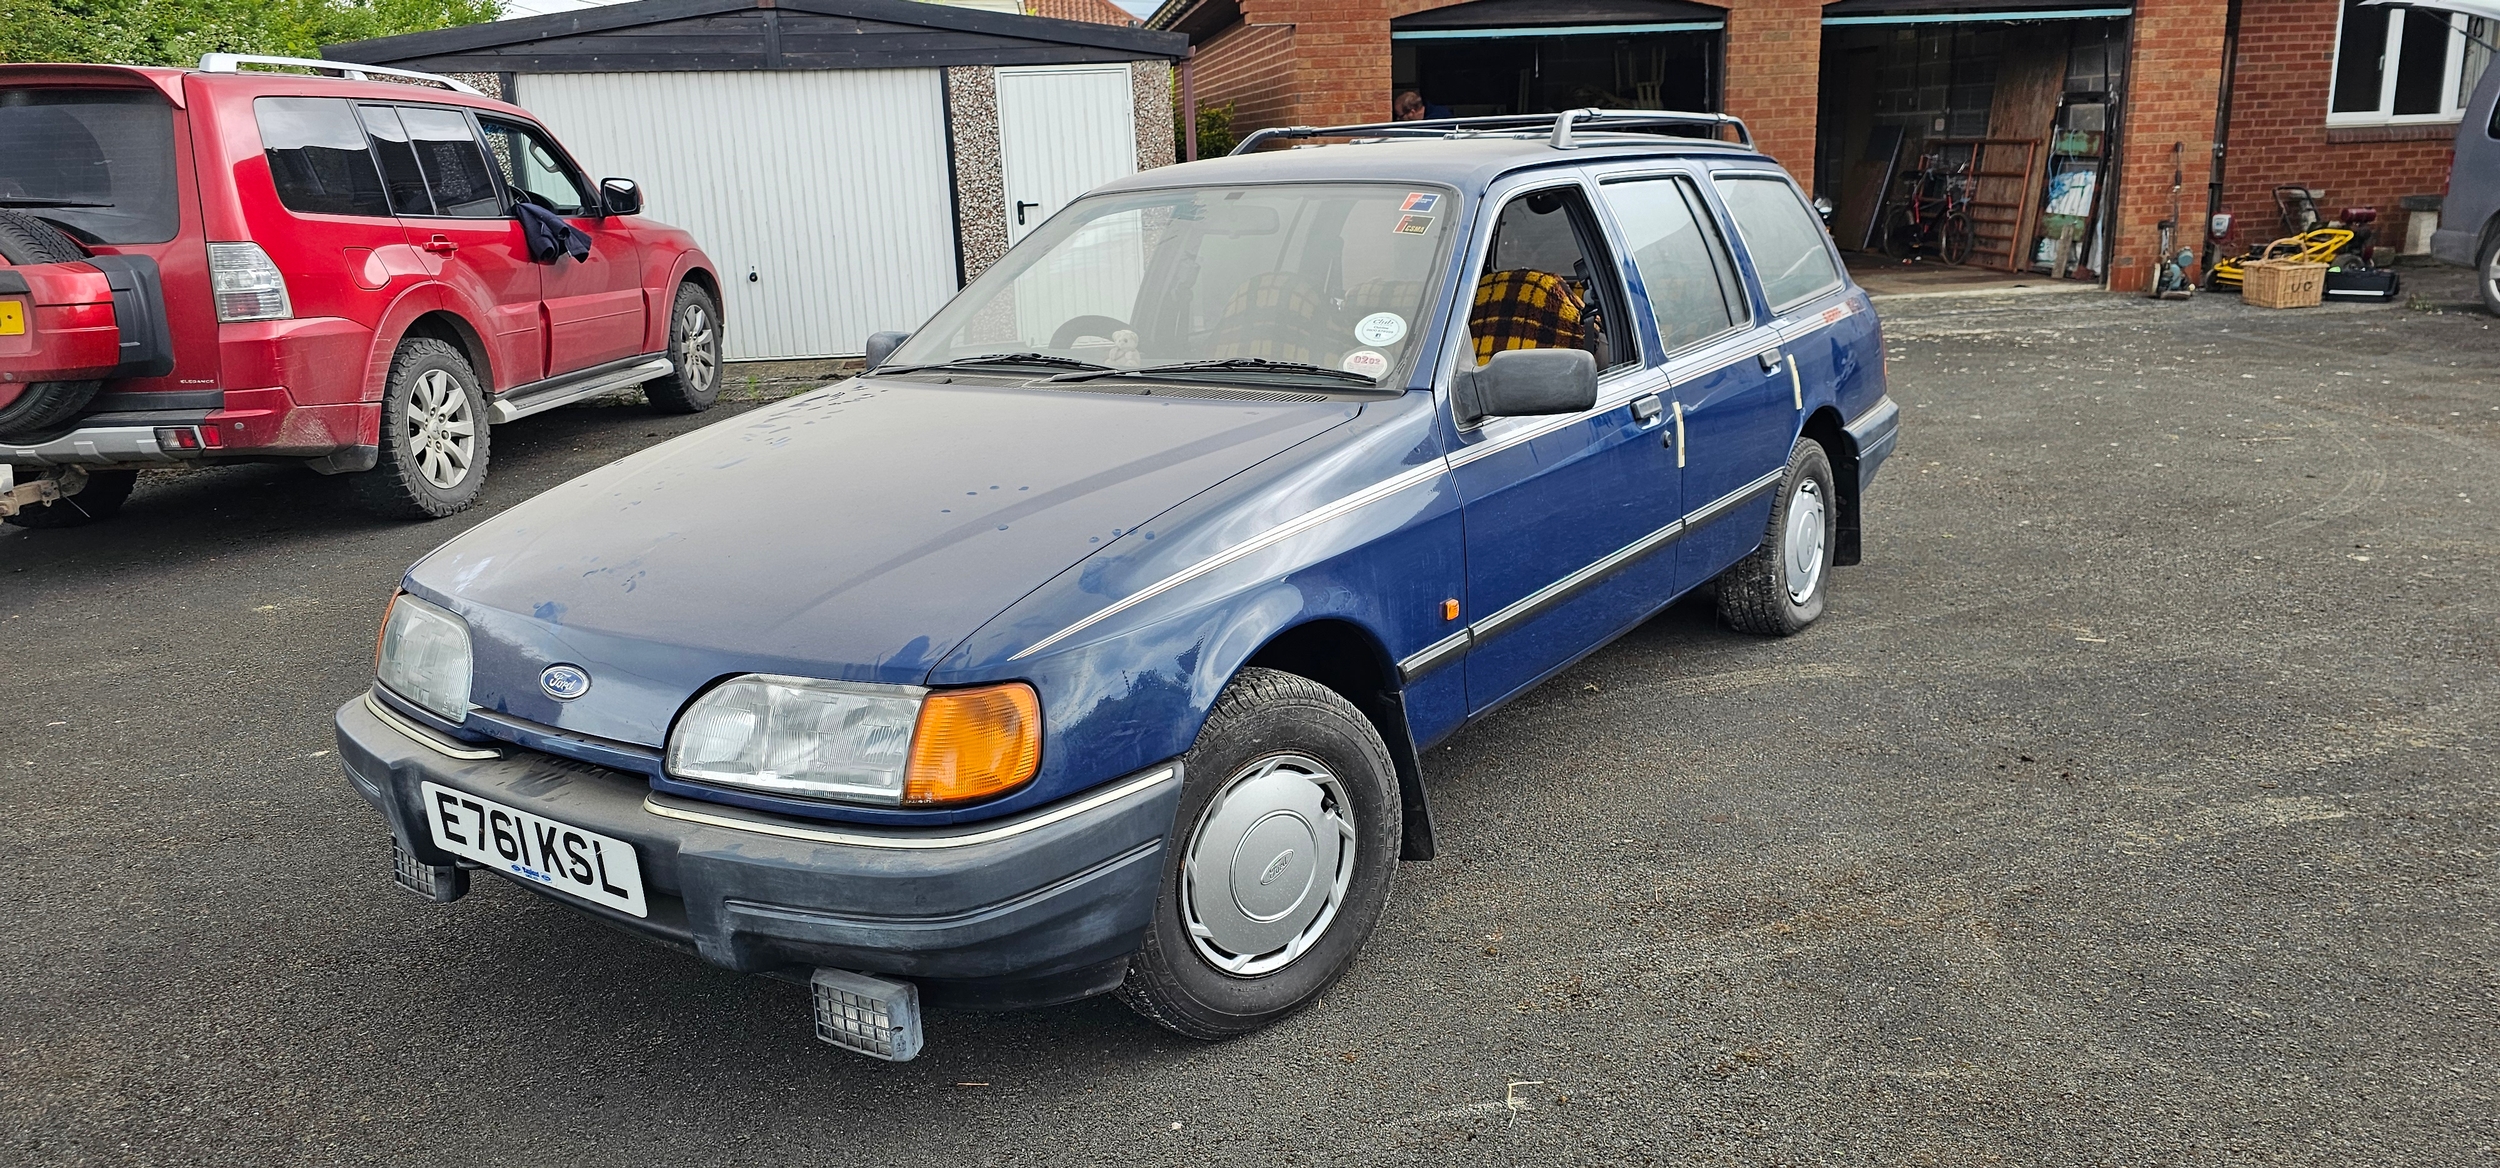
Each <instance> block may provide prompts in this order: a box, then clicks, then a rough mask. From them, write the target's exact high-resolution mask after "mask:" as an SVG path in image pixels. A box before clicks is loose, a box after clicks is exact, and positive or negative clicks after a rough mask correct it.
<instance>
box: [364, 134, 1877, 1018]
mask: <svg viewBox="0 0 2500 1168" xmlns="http://www.w3.org/2000/svg"><path fill="white" fill-rule="evenodd" d="M1731 132H1732V134H1733V136H1734V137H1735V138H1736V139H1738V140H1737V141H1726V140H1723V139H1725V138H1726V137H1727V136H1728V135H1729V134H1730V133H1731ZM1278 138H1284V139H1289V140H1290V139H1323V138H1325V139H1337V140H1342V141H1340V142H1339V143H1338V144H1334V145H1325V146H1318V147H1315V148H1310V149H1296V150H1282V151H1273V152H1261V151H1260V147H1262V146H1266V145H1270V144H1273V143H1274V141H1275V140H1276V139H1278ZM869 348H870V365H871V369H870V371H869V372H868V373H867V374H866V375H864V376H860V377H855V378H852V379H850V380H848V381H844V382H841V383H839V384H836V385H831V386H827V387H824V388H821V389H817V390H814V391H811V392H809V393H805V394H802V395H800V396H798V397H795V398H792V399H790V400H788V401H785V402H782V403H780V404H777V405H774V406H770V407H767V408H764V409H759V410H756V411H754V412H752V413H749V414H746V415H744V416H742V417H739V418H736V419H733V420H730V421H726V422H722V423H720V424H717V425H714V426H711V427H709V428H707V429H704V430H701V431H698V432H696V433H693V434H689V435H686V436H684V437H681V438H678V439H676V440H674V441H671V442H667V443H664V444H662V445H660V446H657V447H655V448H652V449H650V450H646V451H643V452H641V453H639V454H636V455H634V456H632V457H629V458H626V459H624V460H622V461H619V462H617V463H615V464H614V465H611V466H608V467H606V468H604V469H601V470H599V471H596V472H593V473H591V474H588V475H585V476H583V477H581V478H579V479H575V480H574V481H572V482H570V483H567V484H565V485H563V486H560V487H557V488H556V489H554V490H551V491H548V492H547V493H546V494H544V495H541V496H539V497H537V498H535V499H532V500H530V501H529V502H527V503H525V504H522V505H521V506H518V507H515V508H513V509H512V510H510V511H508V512H506V513H504V514H502V515H500V516H498V517H496V518H494V519H492V520H489V521H487V522H486V523H483V524H481V525H479V526H478V527H477V528H475V529H474V530H471V531H469V532H468V533H467V534H465V535H462V536H460V537H459V538H457V539H454V540H452V541H451V542H450V543H447V544H445V545H443V546H442V547H441V548H440V549H438V550H436V551H435V552H433V553H432V554H430V555H428V556H427V557H426V558H425V559H423V560H422V561H419V562H418V563H417V565H416V566H415V567H413V568H411V569H409V571H408V574H407V577H406V580H405V582H404V584H403V585H402V589H401V591H400V592H399V594H398V595H397V596H396V597H395V599H394V600H393V601H392V603H391V607H390V609H389V612H388V614H387V615H386V616H385V617H384V621H383V628H382V634H381V642H380V650H379V654H378V666H377V674H378V676H377V678H376V681H375V684H374V685H373V687H372V689H371V690H370V692H368V693H366V694H363V695H360V696H358V697H357V698H356V699H355V700H353V701H350V702H348V703H347V704H346V705H344V706H342V707H340V709H339V711H338V716H337V726H338V737H339V743H340V746H341V753H342V757H343V760H344V762H345V764H346V768H347V772H348V775H349V777H350V778H351V779H352V780H353V781H354V783H355V786H356V787H357V789H358V790H359V791H361V792H362V793H363V794H364V796H365V798H367V799H368V800H370V801H371V802H372V803H373V804H374V806H375V807H377V808H378V809H380V811H381V813H382V816H383V818H384V819H385V820H386V821H387V822H388V824H389V828H390V832H391V835H392V837H393V845H394V851H393V854H394V871H395V876H396V878H397V880H398V881H399V882H400V883H401V884H403V885H405V886H406V887H408V888H409V889H411V890H413V891H415V892H418V893H420V894H422V895H425V896H428V897H430V898H432V899H434V900H438V901H448V900H452V899H456V898H458V897H459V896H461V895H462V894H463V893H464V892H465V891H466V890H467V887H468V877H469V873H470V872H471V871H473V870H478V869H483V870H485V871H489V872H493V873H495V874H497V875H500V876H503V877H505V878H507V879H511V880H514V881H517V882H519V883H520V884H521V885H522V886H523V887H526V888H529V889H531V890H533V891H536V892H539V893H541V894H543V895H546V896H548V897H550V898H552V899H554V900H556V901H557V902H559V903H562V904H565V905H568V906H571V907H572V908H575V909H578V910H580V911H582V912H586V913H590V914H593V915H595V916H598V917H600V918H603V919H605V920H607V921H609V922H611V923H613V924H616V925H619V926H622V927H624V928H627V929H630V930H632V931H635V932H637V933H641V934H643V935H646V936H649V937H651V938H654V939H657V940H661V941H665V942H669V943H673V944H676V945H679V946H682V947H685V948H688V949H691V950H693V951H694V952H695V953H697V954H700V955H701V956H702V957H703V958H704V959H706V960H709V961H712V962H715V963H717V964H720V965H723V966H727V967H729V968H732V969H739V970H747V971H752V972H757V973H765V974H771V975H775V976H782V977H788V978H791V979H793V980H799V981H804V982H806V983H808V984H809V985H811V987H812V1000H813V1002H814V1012H815V1026H816V1032H817V1034H818V1035H819V1036H820V1037H822V1038H824V1039H826V1040H827V1041H830V1042H833V1043H836V1044H838V1045H841V1046H845V1047H848V1048H851V1049H854V1050H859V1051H862V1052H865V1053H869V1054H873V1055H877V1056H879V1057H884V1058H890V1059H905V1058H909V1057H911V1056H912V1055H913V1054H915V1053H917V1051H918V1049H919V1044H920V1040H921V1028H920V1023H919V1017H920V1014H919V1011H920V1008H921V1006H922V1004H923V1003H924V1001H925V1002H926V1003H927V1004H930V1005H951V1006H966V1007H979V1008H1010V1007H1022V1006H1035V1005H1044V1004H1049V1003H1055V1002H1065V1001H1069V1000H1072V999H1076V998H1080V997H1084V996H1086V995H1090V994H1099V993H1105V992H1115V993H1117V994H1119V995H1120V997H1121V998H1122V999H1123V1000H1125V1001H1126V1002H1128V1003H1129V1004H1130V1005H1132V1006H1133V1007H1135V1008H1136V1009H1137V1010H1138V1011H1139V1012H1140V1013H1142V1014H1144V1015H1145V1016H1146V1017H1147V1018H1150V1019H1152V1020H1153V1021H1155V1022H1158V1023H1160V1024H1162V1025H1164V1026H1166V1027H1169V1028H1171V1029H1172V1030H1175V1031H1178V1032H1179V1033H1182V1034H1185V1035H1190V1036H1193V1037H1198V1038H1219V1037H1223V1036H1227V1035H1233V1034H1239V1033H1243V1032H1245V1031H1248V1030H1252V1029H1255V1028H1257V1027H1260V1026H1263V1025H1266V1024H1267V1023H1270V1022H1273V1021H1275V1020H1276V1019H1278V1018H1280V1017H1282V1016H1284V1015H1286V1014H1288V1013H1290V1012H1292V1011H1294V1010H1295V1009H1297V1008H1299V1007H1301V1006H1303V1005H1304V1004H1306V1003H1308V1002H1310V1001H1311V1000H1312V999H1313V998H1314V997H1315V996H1316V995H1318V994H1319V993H1320V992H1321V991H1322V990H1324V989H1325V988H1327V987H1328V986H1329V984H1330V983H1332V982H1333V981H1334V980H1335V979H1336V978H1337V977H1338V976H1339V975H1341V974H1343V973H1344V972H1345V970H1346V969H1347V967H1348V966H1349V964H1350V963H1351V962H1352V961H1353V960H1354V955H1355V953H1356V951H1357V950H1358V949H1360V948H1361V946H1362V944H1363V942H1364V939H1365V938H1366V937H1367V936H1368V935H1369V934H1370V932H1371V930H1372V928H1373V926H1374V924H1375V923H1376V922H1377V921H1378V920H1379V919H1380V914H1381V910H1382V907H1383V906H1384V905H1385V903H1386V902H1387V899H1388V896H1389V889H1390V883H1391V876H1392V874H1393V873H1394V872H1395V871H1396V869H1397V865H1398V862H1399V861H1400V860H1421V859H1427V858H1429V857H1431V855H1432V854H1433V829H1432V817H1431V813H1430V811H1429V807H1428V802H1427V786H1428V785H1427V784H1426V782H1425V780H1424V776H1423V774H1422V773H1421V768H1420V766H1419V765H1418V760H1419V759H1420V758H1421V757H1422V753H1423V751H1424V750H1425V749H1426V748H1427V747H1429V746H1431V745H1432V744H1433V743H1434V742H1436V741H1438V740H1440V739H1442V738H1445V737H1447V736H1448V735H1450V734H1451V733H1453V732H1455V731H1457V730H1458V729H1459V728H1460V727H1462V726H1464V725H1466V724H1467V723H1468V722H1469V721H1471V720H1473V719H1476V718H1481V717H1483V716H1485V715H1486V714H1487V713H1488V712H1490V711H1492V710H1493V709H1495V708H1496V707H1498V706H1500V705H1501V704H1502V703H1503V702H1504V701H1507V700H1508V699H1510V698H1512V697H1514V696H1516V695H1518V694H1520V693H1521V692H1523V691H1525V690H1527V689H1528V688H1529V687H1531V686H1534V685H1536V684H1537V683H1538V682H1539V681H1541V680H1543V679H1544V678H1546V677H1549V676H1551V675H1553V674H1554V673H1555V672H1556V671H1558V670H1561V669H1563V668H1564V667H1566V666H1568V665H1570V664H1571V663H1572V662H1573V661H1575V660H1577V659H1578V658H1580V657H1581V656H1583V655H1585V654H1587V653H1589V652H1590V651H1592V650H1594V649H1596V648H1598V647H1599V646H1601V645H1604V644H1606V643H1607V641H1608V640H1609V639H1611V638H1613V637H1615V636H1617V635H1618V634H1620V633H1622V632H1624V631H1625V630H1627V629H1629V628H1631V627H1633V626H1634V625H1637V624H1639V623H1640V622H1641V621H1643V620H1644V619H1646V618H1648V617H1649V616H1650V615H1652V614H1654V613H1656V612H1657V611H1659V610H1660V609H1661V608H1664V607H1665V606H1666V605H1668V604H1669V603H1671V602H1672V601H1674V600H1675V599H1676V598H1677V597H1679V596H1681V595H1683V594H1684V593H1686V592H1689V591H1691V590H1692V589H1695V588H1698V587H1700V586H1702V585H1704V584H1709V583H1713V582H1715V587H1716V594H1717V604H1718V611H1719V614H1720V616H1721V618H1722V619H1723V620H1724V621H1725V622H1726V623H1728V624H1729V625H1731V626H1733V627H1735V628H1738V629H1742V630H1745V631H1749V632H1755V633H1763V634H1769V635H1774V636H1778V635H1786V634H1790V633H1795V632H1798V631H1799V630H1802V629H1804V628H1805V627H1807V626H1808V625H1810V624H1812V623H1813V622H1814V620H1815V619H1816V618H1817V617H1818V616H1820V615H1821V614H1822V612H1823V608H1824V598H1825V594H1826V591H1827V589H1828V588H1829V587H1830V585H1831V579H1832V568H1833V566H1834V565H1838V564H1848V563H1852V562H1855V561H1856V560H1857V558H1858V547H1859V535H1858V532H1859V523H1860V518H1861V516H1862V514H1863V503H1862V500H1863V499H1864V497H1865V493H1866V488H1867V484H1868V482H1869V481H1870V480H1871V479H1872V478H1873V477H1874V474H1875V470H1876V468H1877V466H1878V465H1880V464H1881V463H1882V461H1883V460H1884V457H1885V456H1886V455H1887V454H1888V453H1889V452H1890V451H1891V450H1892V447H1893V443H1894V437H1895V426H1896V423H1897V419H1898V416H1899V411H1898V410H1897V409H1896V407H1895V406H1894V405H1893V403H1892V402H1891V401H1890V400H1889V399H1888V398H1887V397H1886V396H1885V388H1884V361H1883V345H1882V340H1881V334H1880V331H1879V329H1878V326H1877V324H1876V320H1875V314H1874V312H1873V311H1872V310H1871V308H1870V306H1869V304H1868V301H1867V297H1866V294H1865V292H1863V291H1862V290H1860V289H1859V288H1858V287H1857V286H1856V285H1855V284H1854V283H1852V282H1851V281H1850V279H1849V277H1848V274H1847V273H1846V271H1845V270H1844V269H1843V268H1842V267H1841V265H1840V263H1839V261H1838V259H1837V258H1836V256H1835V254H1834V252H1833V249H1832V246H1831V241H1830V240H1829V239H1828V238H1827V237H1826V236H1825V234H1824V232H1823V230H1822V227H1821V225H1820V223H1819V222H1818V220H1817V218H1816V216H1815V214H1814V212H1813V211H1812V210H1811V209H1810V207H1809V206H1808V204H1807V201H1806V199H1805V198H1804V196H1803V195H1802V193H1801V192H1800V191H1799V190H1798V188H1797V186H1796V184H1795V183H1794V182H1793V181H1792V180H1791V179H1790V178H1789V176H1788V175H1787V174H1785V173H1784V172H1782V171H1781V169H1780V168H1779V166H1778V165H1777V164H1776V163H1774V162H1772V161H1771V160H1770V159H1769V158H1767V157H1765V156H1763V155H1762V154H1761V153H1759V152H1758V151H1756V150H1755V149H1753V148H1752V147H1751V146H1750V144H1748V142H1747V141H1746V140H1745V133H1744V128H1743V126H1742V124H1741V123H1738V122H1736V121H1735V120H1734V119H1731V118H1724V117H1718V116H1713V115H1679V114H1661V113H1655V112H1636V111H1576V112H1574V113H1568V114H1562V115H1542V116H1538V117H1533V118H1530V117H1517V118H1477V119H1455V120H1449V121H1442V122H1430V123H1399V124H1394V125H1383V126H1363V127H1344V126H1341V127H1331V128H1326V129H1296V130H1286V131H1266V132H1262V133H1261V134H1258V135H1254V136H1253V140H1252V141H1248V142H1245V143H1244V148H1243V149H1242V150H1241V151H1237V152H1236V154H1235V156H1234V157H1229V158H1223V159H1217V160H1211V161H1205V162H1198V163H1192V164H1189V165H1184V166H1174V167H1168V168H1164V169H1159V170H1152V171H1147V172H1145V173H1142V174H1139V175H1136V176H1135V177H1132V178H1128V179H1124V180H1122V181H1120V182H1117V183H1113V184H1111V185H1110V186H1107V187H1104V188H1102V189H1100V190H1097V191H1095V192H1093V193H1091V194H1089V195H1087V196H1085V197H1084V198H1082V199H1079V200H1077V201H1076V202H1074V203H1072V204H1070V205H1069V206H1068V207H1067V208H1066V209H1064V210H1062V211H1061V212H1059V213H1058V214H1057V215H1056V216H1054V217H1053V218H1052V219H1051V220H1050V221H1049V222H1048V223H1047V224H1045V225H1043V226H1042V227H1040V228H1039V229H1038V230H1036V231H1035V232H1034V233H1033V235H1032V236H1031V237H1030V238H1028V239H1026V240H1025V241H1024V242H1023V243H1022V244H1020V245H1019V246H1017V247H1016V248H1015V249H1014V250H1012V251H1011V252H1009V253H1008V254H1007V256H1006V257H1005V258H1004V259H1002V260H1000V261H999V262H998V263H997V264H996V265H995V266H993V267H992V268H991V269H990V270H989V271H988V272H987V273H985V274H984V275H982V276H981V278H980V279H978V280H976V281H974V282H973V283H972V284H971V286H970V287H968V288H966V289H965V290H964V291H963V292H962V293H961V294H960V295H958V296H957V297H956V298H955V299H954V301H953V302H951V303H950V304H948V305H947V306H946V307H945V308H944V309H943V310H942V311H940V312H939V313H938V314H937V315H936V316H935V317H933V318H932V319H930V320H929V322H928V323H927V324H925V325H923V326H922V327H921V328H920V329H919V330H917V331H916V332H914V333H912V334H911V335H910V336H909V337H908V338H904V337H902V336H900V335H899V334H879V335H878V336H877V337H875V338H872V339H871V342H870V345H869Z"/></svg>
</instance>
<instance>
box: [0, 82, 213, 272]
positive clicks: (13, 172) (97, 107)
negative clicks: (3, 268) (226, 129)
mask: <svg viewBox="0 0 2500 1168" xmlns="http://www.w3.org/2000/svg"><path fill="white" fill-rule="evenodd" d="M180 195H181V190H180V184H179V183H178V182H177V181H176V179H175V177H174V111H173V107H172V106H169V105H167V104H165V99H164V98H163V97H161V96H159V95H158V94H157V93H156V92H155V91H154V90H141V89H92V88H89V89H81V88H70V87H60V88H9V89H0V207H8V208H12V209H15V210H20V211H24V212H26V213H28V214H30V215H35V216H38V217H41V218H43V219H47V220H50V221H51V222H53V223H55V224H58V225H60V226H61V227H63V228H65V229H67V230H68V231H69V232H70V233H71V234H72V235H76V236H79V237H81V238H83V239H85V240H86V241H87V242H89V243H106V244H125V243H163V242H165V241H166V240H169V239H172V238H173V237H174V233H175V232H176V231H179V230H180V229H181V227H182V211H181V203H180V201H179V199H180Z"/></svg>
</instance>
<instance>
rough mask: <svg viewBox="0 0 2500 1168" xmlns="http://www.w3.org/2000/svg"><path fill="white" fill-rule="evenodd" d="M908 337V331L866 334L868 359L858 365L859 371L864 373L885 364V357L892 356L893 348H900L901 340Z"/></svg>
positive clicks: (905, 339) (906, 339)
mask: <svg viewBox="0 0 2500 1168" xmlns="http://www.w3.org/2000/svg"><path fill="white" fill-rule="evenodd" d="M910 339H911V334H910V333H901V332H882V333H870V334H868V360H867V361H866V362H865V363H863V364H861V365H860V367H859V371H860V372H862V373H866V372H869V371H870V370H873V369H875V368H876V367H877V366H879V365H883V364H885V359H886V358H888V357H891V356H893V355H894V350H896V349H899V348H902V347H903V342H905V341H908V340H910Z"/></svg>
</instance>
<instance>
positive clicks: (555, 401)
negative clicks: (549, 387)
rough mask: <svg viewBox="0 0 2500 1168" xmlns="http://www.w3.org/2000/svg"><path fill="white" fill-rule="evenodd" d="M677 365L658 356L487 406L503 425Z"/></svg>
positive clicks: (661, 373)
mask: <svg viewBox="0 0 2500 1168" xmlns="http://www.w3.org/2000/svg"><path fill="white" fill-rule="evenodd" d="M673 368H675V366H673V365H670V364H669V362H668V358H666V357H654V358H652V359H650V360H648V361H644V362H642V363H640V364H637V365H631V366H627V367H626V368H623V369H619V370H617V371H616V372H614V373H610V374H607V375H605V376H602V377H593V378H591V379H589V380H587V381H584V382H581V383H579V384H576V385H569V386H566V387H564V388H562V389H557V390H553V391H549V392H547V393H546V394H545V395H544V396H531V397H523V398H520V399H518V400H514V399H512V398H498V399H496V401H495V404H494V405H492V406H489V407H487V415H488V416H489V417H490V418H491V419H493V421H494V423H495V424H496V425H498V426H500V425H502V424H504V423H505V422H509V421H512V420H513V419H515V418H526V417H528V416H530V415H531V414H543V413H546V412H547V411H549V410H552V409H554V408H556V407H557V406H563V405H571V404H573V403H574V402H577V401H580V400H582V399H583V398H586V397H589V396H591V395H593V394H601V393H606V392H608V391H609V390H612V389H623V388H625V387H626V386H629V385H640V384H642V383H643V382H646V381H649V380H651V379H652V378H655V377H665V376H667V375H668V371H669V370H670V369H673Z"/></svg>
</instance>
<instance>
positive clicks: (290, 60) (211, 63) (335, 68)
mask: <svg viewBox="0 0 2500 1168" xmlns="http://www.w3.org/2000/svg"><path fill="white" fill-rule="evenodd" d="M245 65H283V66H286V67H288V68H293V69H314V70H318V71H320V72H324V73H336V74H338V75H339V76H341V77H344V78H346V79H348V80H349V81H370V80H372V79H374V78H375V77H396V78H399V79H400V80H403V81H414V82H417V83H419V84H421V85H440V86H442V87H443V88H445V89H448V90H451V91H452V92H454V93H474V94H477V96H479V97H484V96H486V95H485V94H483V93H478V91H477V90H476V89H475V88H474V87H472V86H470V85H468V84H467V83H465V82H461V81H457V80H454V79H452V78H449V77H445V76H443V75H442V74H440V73H419V72H416V71H415V70H412V69H390V68H385V67H383V66H381V65H357V64H353V63H350V62H346V61H316V60H312V59H310V58H307V57H255V56H249V55H246V54H243V53H208V54H205V55H203V56H202V57H201V58H200V72H202V73H240V72H242V71H243V66H245Z"/></svg>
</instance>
